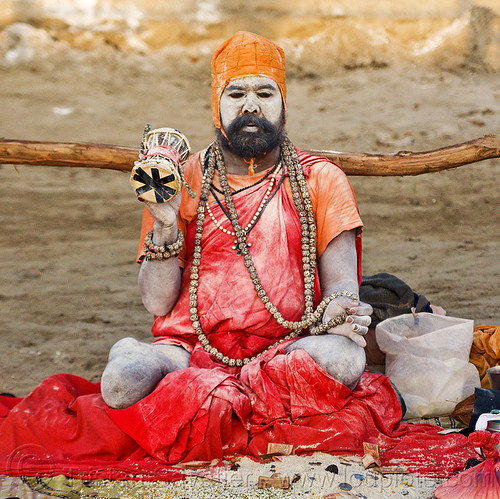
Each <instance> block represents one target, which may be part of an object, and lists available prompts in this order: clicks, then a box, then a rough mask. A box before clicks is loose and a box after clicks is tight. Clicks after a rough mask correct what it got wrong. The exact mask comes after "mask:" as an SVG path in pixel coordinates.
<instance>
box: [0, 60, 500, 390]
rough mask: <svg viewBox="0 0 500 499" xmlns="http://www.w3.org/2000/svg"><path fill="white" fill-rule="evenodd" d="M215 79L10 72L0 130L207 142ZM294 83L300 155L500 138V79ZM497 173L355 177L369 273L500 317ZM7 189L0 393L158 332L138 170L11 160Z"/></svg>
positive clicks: (78, 370)
mask: <svg viewBox="0 0 500 499" xmlns="http://www.w3.org/2000/svg"><path fill="white" fill-rule="evenodd" d="M205 69H206V68H205ZM172 74H173V75H174V76H172ZM208 76H209V75H208V72H206V71H202V70H201V69H199V68H198V69H197V70H196V71H195V70H193V71H192V72H191V73H190V72H189V71H185V72H184V73H181V72H176V71H172V68H168V67H161V66H159V67H158V66H155V65H154V64H152V63H151V62H150V61H148V60H147V59H140V58H138V59H137V60H136V61H135V63H134V64H128V63H127V64H126V63H122V62H120V60H119V58H115V59H109V60H106V59H105V60H95V61H92V62H87V63H82V62H81V61H79V62H74V63H73V64H64V65H58V64H57V63H56V62H53V63H52V64H45V63H44V64H40V65H37V64H36V62H32V63H29V64H24V65H18V66H15V67H11V68H3V69H2V73H1V77H0V109H1V112H0V137H1V136H3V137H5V138H11V139H31V140H53V141H75V142H98V143H110V144H119V145H132V146H138V144H139V142H140V139H141V135H142V129H143V127H144V125H145V124H146V123H151V124H152V125H153V126H154V127H157V126H172V127H176V128H178V129H180V130H182V131H183V132H184V133H186V135H187V136H188V137H189V139H190V141H191V144H192V146H193V149H195V150H197V149H200V148H202V147H204V146H205V145H207V144H208V143H209V142H210V141H211V140H212V137H213V130H212V125H211V114H210V106H209V101H210V87H209V78H208ZM288 88H289V94H288V122H287V126H288V131H289V135H290V137H291V138H292V140H293V141H294V142H295V143H296V145H298V146H299V147H303V148H325V149H333V150H340V151H357V152H396V151H398V150H402V149H404V150H413V151H418V150H427V149H432V148H437V147H442V146H445V145H450V144H454V143H459V142H463V141H466V140H470V139H472V138H475V137H479V136H482V135H485V134H494V133H499V120H500V106H499V104H500V79H499V78H498V75H497V74H492V73H470V72H467V71H465V70H460V71H456V72H443V71H439V70H429V69H422V68H415V67H405V68H395V67H392V66H390V67H384V68H370V67H369V68H359V69H351V70H339V71H338V72H337V73H335V74H333V75H328V76H314V75H306V76H304V75H302V76H301V77H299V76H297V75H295V76H293V75H292V77H291V78H290V79H289V82H288ZM499 174H500V161H499V160H489V161H485V162H482V163H477V164H474V165H469V166H464V167H461V168H458V169H455V170H451V171H447V172H442V173H436V174H428V175H423V176H417V177H391V178H373V177H352V178H351V181H352V183H353V185H354V188H355V191H356V193H357V196H358V201H359V206H360V211H361V215H362V218H363V221H364V223H365V229H364V256H363V265H364V273H365V274H374V273H377V272H389V273H393V274H395V275H397V276H398V277H400V278H401V279H403V280H404V281H406V282H407V283H408V284H409V285H410V286H412V287H413V288H414V290H415V291H417V292H418V293H421V294H424V295H426V297H427V298H428V299H430V300H431V302H432V303H433V304H436V305H440V306H442V307H443V308H444V309H445V310H446V311H447V313H448V315H451V316H457V317H465V318H471V319H474V321H475V324H476V325H478V324H500V312H499V305H500V300H499V294H500V293H499V291H498V283H499V272H500V258H499V243H500V230H499V226H500V223H499V222H500V211H499V201H500V185H499V182H498V180H499ZM0 182H1V184H2V195H1V197H0V217H1V229H2V230H1V232H0V269H1V274H0V391H1V392H13V393H15V394H16V395H19V396H22V395H26V394H27V393H29V392H30V391H31V390H32V389H33V388H34V387H35V386H36V385H37V384H38V383H39V382H40V381H42V380H43V379H44V378H46V377H47V376H49V375H51V374H54V373H58V372H70V373H73V374H76V375H80V376H83V377H85V378H88V379H90V380H93V381H97V380H98V379H99V377H100V374H101V372H102V370H103V367H104V365H105V363H106V358H107V353H108V350H109V348H110V347H111V345H112V344H113V343H114V342H115V341H117V340H118V339H120V338H122V337H125V336H129V335H132V336H135V337H137V338H140V339H148V338H149V337H150V332H149V329H150V325H151V322H152V318H151V316H150V315H149V314H148V313H147V312H146V311H145V309H144V308H143V306H142V303H141V299H140V297H139V293H138V290H137V285H136V278H137V271H138V267H137V265H136V264H135V255H136V251H137V239H138V233H139V227H140V219H141V213H142V206H141V204H140V203H139V202H137V201H136V199H135V197H134V194H133V192H132V190H131V187H130V185H129V179H128V175H127V174H124V173H119V172H113V171H102V170H90V169H88V170H87V169H83V168H78V169H76V168H75V169H71V168H51V167H36V166H25V167H17V168H14V167H13V166H11V165H5V166H0Z"/></svg>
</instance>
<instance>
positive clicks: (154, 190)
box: [130, 128, 194, 203]
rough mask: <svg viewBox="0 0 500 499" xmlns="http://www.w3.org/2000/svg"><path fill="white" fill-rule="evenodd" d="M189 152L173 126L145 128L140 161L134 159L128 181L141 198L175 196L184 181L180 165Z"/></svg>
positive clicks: (161, 199) (158, 199)
mask: <svg viewBox="0 0 500 499" xmlns="http://www.w3.org/2000/svg"><path fill="white" fill-rule="evenodd" d="M190 153H191V147H190V145H189V142H188V140H187V138H186V136H185V135H184V134H183V133H182V132H179V130H175V129H174V128H155V129H154V130H150V131H146V132H145V135H144V138H143V141H142V144H141V156H140V158H141V159H140V160H138V161H136V162H135V164H134V168H133V169H132V174H131V177H130V182H131V184H132V187H133V189H134V190H135V193H136V194H137V197H138V199H139V200H140V201H151V202H153V203H164V202H166V201H169V200H170V199H172V198H173V197H174V196H176V195H177V194H178V193H179V191H180V190H181V187H182V186H181V182H182V183H184V185H185V186H186V189H187V190H188V192H189V194H190V195H194V193H193V194H192V191H191V189H189V186H188V185H187V184H186V182H185V180H184V175H183V173H182V166H181V165H182V164H183V163H184V162H185V161H186V159H187V158H188V156H189V154H190Z"/></svg>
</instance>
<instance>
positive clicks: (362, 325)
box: [323, 296, 373, 348]
mask: <svg viewBox="0 0 500 499" xmlns="http://www.w3.org/2000/svg"><path fill="white" fill-rule="evenodd" d="M343 313H346V314H347V319H346V321H345V322H344V323H343V324H340V326H336V327H333V328H332V329H329V330H328V334H340V335H341V336H347V337H348V338H350V339H351V340H352V341H354V342H355V343H356V344H358V345H359V346H360V347H363V348H364V347H365V346H366V340H365V339H364V338H363V336H364V335H365V334H366V333H368V326H369V325H370V324H371V321H372V319H371V317H370V315H371V314H372V313H373V309H372V306H371V305H369V304H368V303H364V302H361V301H359V300H353V299H352V298H348V297H347V296H339V297H338V298H335V299H333V300H332V301H331V302H330V303H329V304H328V306H327V307H326V310H325V311H324V312H323V323H325V322H328V321H329V320H331V319H333V318H335V317H337V316H339V315H341V314H343Z"/></svg>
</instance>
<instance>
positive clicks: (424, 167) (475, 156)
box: [0, 135, 500, 176]
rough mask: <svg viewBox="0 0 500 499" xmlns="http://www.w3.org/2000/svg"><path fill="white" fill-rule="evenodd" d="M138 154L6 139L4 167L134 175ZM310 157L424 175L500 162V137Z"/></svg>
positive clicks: (0, 146)
mask: <svg viewBox="0 0 500 499" xmlns="http://www.w3.org/2000/svg"><path fill="white" fill-rule="evenodd" d="M138 152H139V150H138V149H136V148H133V147H121V146H113V145H105V144H80V143H74V142H35V141H27V140H9V139H0V164H18V165H42V166H76V167H87V168H88V167H90V168H106V169H111V170H122V171H130V170H131V169H132V166H133V164H134V161H135V160H136V159H137V155H138ZM307 152H310V153H313V154H317V155H319V156H324V157H326V158H329V159H331V160H332V161H334V162H335V163H337V164H338V165H339V166H340V167H341V168H342V169H343V170H344V172H345V173H346V174H347V175H366V176H368V175H373V176H396V175H421V174H423V173H432V172H437V171H441V170H447V169H450V168H456V167H458V166H462V165H466V164H470V163H475V162H477V161H483V160H485V159H492V158H498V157H500V135H485V136H483V137H479V138H477V139H474V140H470V141H468V142H463V143H461V144H455V145H452V146H447V147H442V148H440V149H434V150H431V151H424V152H411V151H400V152H398V153H395V154H368V153H346V152H336V151H324V150H308V151H307Z"/></svg>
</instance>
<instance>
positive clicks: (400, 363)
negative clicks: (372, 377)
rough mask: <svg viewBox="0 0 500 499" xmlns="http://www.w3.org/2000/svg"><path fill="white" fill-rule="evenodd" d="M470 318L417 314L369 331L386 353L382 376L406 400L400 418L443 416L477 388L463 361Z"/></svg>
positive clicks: (474, 373)
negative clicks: (391, 383) (403, 415)
mask: <svg viewBox="0 0 500 499" xmlns="http://www.w3.org/2000/svg"><path fill="white" fill-rule="evenodd" d="M473 330H474V322H473V321H472V320H469V319H459V318H456V317H446V316H443V315H436V314H430V313H427V312H422V313H419V314H415V316H414V315H412V314H407V315H399V316H396V317H392V318H390V319H386V320H385V321H382V322H380V323H379V324H378V325H377V327H376V329H375V335H376V338H377V343H378V345H379V346H380V349H381V350H382V351H383V352H385V354H386V370H385V374H386V375H387V376H388V377H389V379H390V380H391V381H392V382H393V383H394V385H395V386H396V388H397V389H398V390H399V391H400V392H401V395H402V396H403V398H404V401H405V403H406V407H407V412H406V415H405V419H411V418H418V417H438V416H446V415H449V414H451V413H452V412H453V409H454V408H455V406H456V405H457V403H458V402H460V401H462V400H464V399H465V398H467V397H468V396H470V395H472V394H473V393H474V388H475V387H479V386H481V385H480V381H479V373H478V372H477V369H476V368H475V367H474V365H473V364H471V363H470V362H469V353H470V348H471V345H472V335H473Z"/></svg>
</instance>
